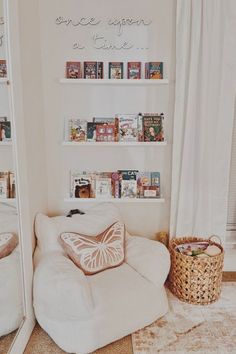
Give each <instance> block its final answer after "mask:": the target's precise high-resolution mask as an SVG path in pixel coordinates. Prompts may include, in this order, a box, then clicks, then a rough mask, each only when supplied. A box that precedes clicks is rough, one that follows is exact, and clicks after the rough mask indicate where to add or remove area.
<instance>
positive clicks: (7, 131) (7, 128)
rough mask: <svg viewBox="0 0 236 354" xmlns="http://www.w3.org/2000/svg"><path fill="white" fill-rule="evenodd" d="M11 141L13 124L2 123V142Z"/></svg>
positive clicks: (0, 125)
mask: <svg viewBox="0 0 236 354" xmlns="http://www.w3.org/2000/svg"><path fill="white" fill-rule="evenodd" d="M10 140H11V122H10V121H3V122H1V121H0V141H10Z"/></svg>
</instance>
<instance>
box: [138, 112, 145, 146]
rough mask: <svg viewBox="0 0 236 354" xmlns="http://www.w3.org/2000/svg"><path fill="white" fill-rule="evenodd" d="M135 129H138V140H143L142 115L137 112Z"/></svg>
mask: <svg viewBox="0 0 236 354" xmlns="http://www.w3.org/2000/svg"><path fill="white" fill-rule="evenodd" d="M137 130H138V141H143V140H144V137H143V115H142V113H139V114H138V115H137Z"/></svg>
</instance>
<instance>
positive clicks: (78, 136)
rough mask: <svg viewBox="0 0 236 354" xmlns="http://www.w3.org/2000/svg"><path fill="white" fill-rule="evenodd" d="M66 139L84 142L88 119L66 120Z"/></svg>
mask: <svg viewBox="0 0 236 354" xmlns="http://www.w3.org/2000/svg"><path fill="white" fill-rule="evenodd" d="M65 125H66V127H65V139H66V141H71V142H72V141H74V142H83V141H86V136H87V121H86V120H84V119H76V118H75V119H73V118H71V119H68V120H67V119H66V120H65Z"/></svg>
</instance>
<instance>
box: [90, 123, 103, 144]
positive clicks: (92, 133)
mask: <svg viewBox="0 0 236 354" xmlns="http://www.w3.org/2000/svg"><path fill="white" fill-rule="evenodd" d="M98 124H100V123H98V122H87V141H96V127H97V125H98Z"/></svg>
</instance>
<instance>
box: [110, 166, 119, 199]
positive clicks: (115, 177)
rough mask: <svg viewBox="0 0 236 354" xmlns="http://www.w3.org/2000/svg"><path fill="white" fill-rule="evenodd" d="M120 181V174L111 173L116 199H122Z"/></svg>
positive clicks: (113, 192) (113, 193)
mask: <svg viewBox="0 0 236 354" xmlns="http://www.w3.org/2000/svg"><path fill="white" fill-rule="evenodd" d="M120 181H121V175H120V173H119V172H112V173H111V186H112V195H113V197H114V198H120Z"/></svg>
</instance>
